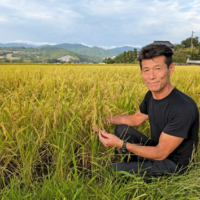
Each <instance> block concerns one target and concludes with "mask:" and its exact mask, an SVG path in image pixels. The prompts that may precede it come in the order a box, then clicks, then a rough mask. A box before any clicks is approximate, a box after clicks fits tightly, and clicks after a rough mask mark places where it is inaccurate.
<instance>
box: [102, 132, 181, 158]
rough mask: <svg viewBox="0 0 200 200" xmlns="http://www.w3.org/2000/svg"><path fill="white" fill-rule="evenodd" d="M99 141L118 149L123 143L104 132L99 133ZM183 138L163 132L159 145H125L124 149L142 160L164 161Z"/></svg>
mask: <svg viewBox="0 0 200 200" xmlns="http://www.w3.org/2000/svg"><path fill="white" fill-rule="evenodd" d="M99 139H100V141H101V142H102V143H103V145H104V146H105V147H109V146H110V147H114V146H116V147H119V148H121V147H122V145H123V141H122V140H121V139H119V138H118V137H117V136H115V135H113V134H108V133H107V132H106V131H100V132H99ZM183 139H184V138H180V137H175V136H172V135H168V134H166V133H164V132H162V133H161V135H160V139H159V143H158V145H157V146H155V147H152V146H138V145H135V144H131V143H127V144H126V148H127V150H128V151H130V152H132V153H134V154H136V155H139V156H141V157H144V158H149V159H154V160H164V159H165V158H167V157H168V156H169V154H170V153H172V152H173V151H174V150H175V149H176V148H177V147H178V146H179V145H180V144H181V142H182V141H183Z"/></svg>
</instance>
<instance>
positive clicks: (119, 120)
mask: <svg viewBox="0 0 200 200" xmlns="http://www.w3.org/2000/svg"><path fill="white" fill-rule="evenodd" d="M102 122H103V124H104V125H109V124H117V125H118V124H126V125H129V126H137V125H136V124H135V123H134V121H133V120H132V119H131V115H124V116H107V117H105V118H103V119H102Z"/></svg>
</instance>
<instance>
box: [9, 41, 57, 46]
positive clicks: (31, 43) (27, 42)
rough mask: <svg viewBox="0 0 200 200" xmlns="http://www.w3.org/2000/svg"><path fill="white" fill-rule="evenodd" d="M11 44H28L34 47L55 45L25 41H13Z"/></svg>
mask: <svg viewBox="0 0 200 200" xmlns="http://www.w3.org/2000/svg"><path fill="white" fill-rule="evenodd" d="M12 42H14V43H23V44H30V45H35V46H42V45H56V43H50V42H32V41H27V40H14V41H12Z"/></svg>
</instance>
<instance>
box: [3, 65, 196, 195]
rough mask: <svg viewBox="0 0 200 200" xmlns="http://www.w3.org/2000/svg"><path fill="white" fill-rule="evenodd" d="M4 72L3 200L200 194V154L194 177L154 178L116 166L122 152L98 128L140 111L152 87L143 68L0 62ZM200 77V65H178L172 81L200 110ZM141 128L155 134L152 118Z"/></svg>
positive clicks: (144, 131) (187, 175) (192, 170)
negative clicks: (104, 120) (114, 169)
mask: <svg viewBox="0 0 200 200" xmlns="http://www.w3.org/2000/svg"><path fill="white" fill-rule="evenodd" d="M0 74H1V75H0V154H1V158H0V167H1V169H0V188H1V192H0V197H1V198H2V199H199V198H200V176H199V174H200V157H199V153H198V154H197V158H196V163H195V165H194V166H193V167H192V169H191V170H190V171H189V172H188V173H187V174H185V175H182V176H172V177H164V178H159V179H156V180H152V182H151V183H146V182H145V181H144V180H143V179H142V178H141V177H137V176H135V175H129V174H125V176H126V177H128V178H129V180H127V181H125V178H123V179H122V178H121V176H119V175H118V174H111V173H110V171H109V167H110V165H111V164H112V163H113V162H116V161H118V162H119V161H120V160H121V157H119V156H118V157H116V156H115V154H114V151H115V150H114V148H111V149H105V148H104V147H103V146H102V145H101V143H100V142H99V140H98V137H97V135H96V134H94V133H93V132H92V128H91V125H92V122H97V123H98V122H100V119H101V117H103V116H105V115H124V114H133V113H134V112H135V111H136V110H137V109H138V108H139V105H140V102H141V101H142V99H143V97H144V95H145V93H146V92H147V88H146V86H145V85H144V83H143V81H142V78H141V75H140V70H139V66H137V65H125V66H123V65H112V66H110V65H109V66H107V65H105V66H104V65H16V64H15V65H0ZM199 74H200V67H199V66H181V67H178V66H177V67H176V70H175V72H174V74H173V75H172V77H171V80H172V83H173V85H175V86H176V87H177V88H178V89H180V90H181V91H183V92H185V93H186V94H188V95H189V96H191V97H192V98H193V99H194V100H195V101H196V103H197V105H198V108H199V110H200V84H199V83H200V77H199ZM113 130H114V126H113V125H112V126H110V127H109V128H108V131H109V132H113ZM138 130H139V131H141V132H143V133H144V134H146V135H148V134H149V132H150V128H149V123H148V122H145V123H144V124H143V125H141V126H140V127H138Z"/></svg>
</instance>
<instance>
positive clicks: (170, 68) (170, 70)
mask: <svg viewBox="0 0 200 200" xmlns="http://www.w3.org/2000/svg"><path fill="white" fill-rule="evenodd" d="M174 69H175V65H174V63H171V65H170V66H169V75H170V76H171V75H172V74H173V72H174Z"/></svg>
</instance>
